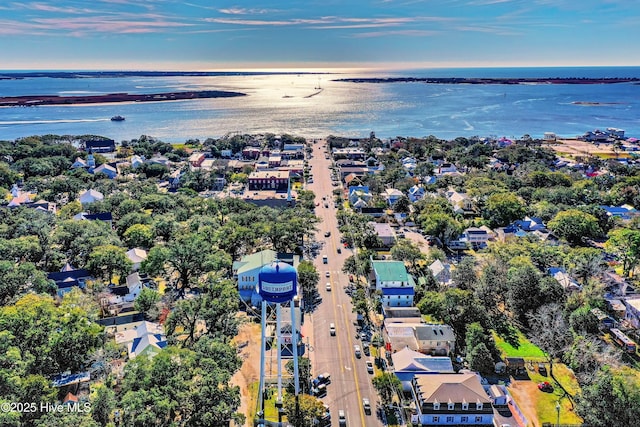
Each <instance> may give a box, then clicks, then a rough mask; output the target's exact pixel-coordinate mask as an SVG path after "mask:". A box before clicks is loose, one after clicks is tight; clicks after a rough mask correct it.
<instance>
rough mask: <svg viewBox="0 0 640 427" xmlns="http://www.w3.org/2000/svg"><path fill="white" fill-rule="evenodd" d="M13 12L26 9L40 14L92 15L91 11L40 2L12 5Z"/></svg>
mask: <svg viewBox="0 0 640 427" xmlns="http://www.w3.org/2000/svg"><path fill="white" fill-rule="evenodd" d="M12 5H13V6H14V7H13V10H16V9H26V10H36V11H40V12H53V13H68V14H72V15H80V14H87V13H93V10H91V9H86V8H77V7H71V6H66V7H65V6H53V5H50V4H47V3H42V2H31V3H12Z"/></svg>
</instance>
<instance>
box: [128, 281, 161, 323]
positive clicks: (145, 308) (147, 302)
mask: <svg viewBox="0 0 640 427" xmlns="http://www.w3.org/2000/svg"><path fill="white" fill-rule="evenodd" d="M158 302H160V294H159V293H158V292H156V291H154V290H153V289H149V288H143V289H142V290H141V291H140V295H138V296H137V297H136V299H135V301H134V302H133V308H135V309H136V310H138V311H139V312H141V313H143V314H144V317H145V318H147V319H153V318H155V317H157V315H158Z"/></svg>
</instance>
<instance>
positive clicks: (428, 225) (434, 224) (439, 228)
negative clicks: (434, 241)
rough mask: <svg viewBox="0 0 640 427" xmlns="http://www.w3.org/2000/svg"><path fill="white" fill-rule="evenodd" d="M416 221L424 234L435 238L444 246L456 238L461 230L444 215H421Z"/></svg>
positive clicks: (458, 225)
mask: <svg viewBox="0 0 640 427" xmlns="http://www.w3.org/2000/svg"><path fill="white" fill-rule="evenodd" d="M418 221H420V223H421V224H422V229H423V230H424V232H425V233H426V234H428V235H430V236H434V237H437V238H438V239H440V241H441V242H442V243H443V244H445V245H446V244H447V243H449V242H450V241H451V240H454V239H455V238H456V237H458V235H459V234H460V230H461V229H462V225H461V224H460V223H459V222H458V221H456V220H455V219H454V218H452V217H451V216H450V215H448V214H446V213H434V214H426V215H423V214H421V215H420V216H419V217H418Z"/></svg>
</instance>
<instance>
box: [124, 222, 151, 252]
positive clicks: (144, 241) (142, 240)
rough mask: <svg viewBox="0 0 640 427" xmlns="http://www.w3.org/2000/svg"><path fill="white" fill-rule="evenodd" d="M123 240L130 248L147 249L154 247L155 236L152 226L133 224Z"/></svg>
mask: <svg viewBox="0 0 640 427" xmlns="http://www.w3.org/2000/svg"><path fill="white" fill-rule="evenodd" d="M122 239H123V240H124V242H125V244H126V245H127V246H128V247H130V248H145V249H147V248H150V247H152V246H153V240H154V239H155V235H154V233H153V228H152V227H151V226H150V225H145V224H133V225H132V226H131V227H129V228H127V230H126V231H125V232H124V234H123V235H122Z"/></svg>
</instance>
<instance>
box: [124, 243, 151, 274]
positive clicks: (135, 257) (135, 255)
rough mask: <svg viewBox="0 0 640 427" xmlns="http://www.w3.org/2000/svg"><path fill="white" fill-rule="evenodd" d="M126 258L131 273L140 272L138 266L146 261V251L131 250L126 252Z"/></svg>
mask: <svg viewBox="0 0 640 427" xmlns="http://www.w3.org/2000/svg"><path fill="white" fill-rule="evenodd" d="M126 255H127V258H129V261H131V264H132V267H131V269H132V270H133V271H138V270H140V264H142V262H143V261H144V260H145V259H147V251H145V250H144V249H140V248H133V249H129V250H128V251H127V254H126Z"/></svg>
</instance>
